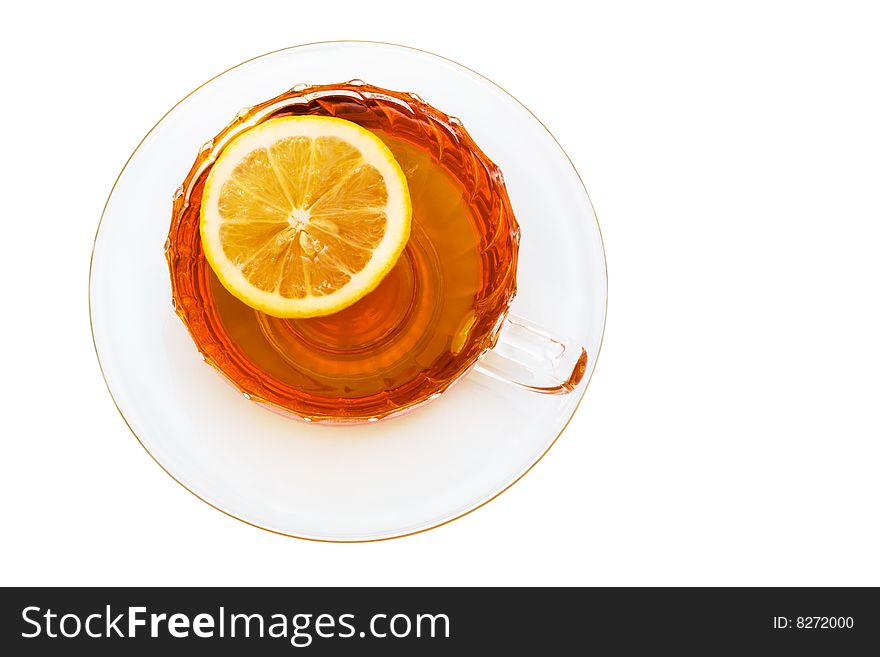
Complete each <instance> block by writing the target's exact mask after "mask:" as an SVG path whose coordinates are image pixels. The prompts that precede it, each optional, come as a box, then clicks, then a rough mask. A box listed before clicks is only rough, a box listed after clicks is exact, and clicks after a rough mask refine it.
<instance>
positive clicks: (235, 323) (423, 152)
mask: <svg viewBox="0 0 880 657" xmlns="http://www.w3.org/2000/svg"><path fill="white" fill-rule="evenodd" d="M299 114H320V115H328V116H337V117H339V118H343V119H347V120H350V121H353V122H355V123H358V124H360V125H361V126H363V127H365V128H367V129H369V130H371V131H373V132H374V133H375V134H376V135H377V136H379V137H380V138H381V139H382V140H383V141H384V142H385V143H386V145H387V146H388V147H389V148H390V149H391V151H392V152H393V154H394V156H395V158H396V159H397V161H398V162H399V164H400V166H401V168H402V169H403V171H404V173H405V175H406V178H407V183H408V185H409V190H410V196H411V200H412V208H413V215H412V229H411V236H410V239H409V242H408V243H407V246H406V249H405V250H404V253H403V255H402V256H401V257H400V259H399V260H398V263H397V265H396V266H395V267H394V269H393V270H392V271H391V272H390V273H389V274H388V275H387V276H386V277H385V279H384V280H383V281H382V283H381V284H380V285H379V287H377V288H376V290H374V291H373V292H371V293H370V294H369V295H367V296H366V297H364V298H363V299H361V300H360V301H358V302H357V303H355V304H354V305H352V306H350V307H349V308H347V309H345V310H343V311H341V312H338V313H335V314H333V315H328V316H325V317H317V318H310V319H279V318H276V317H271V316H269V315H265V314H264V313H261V312H259V311H256V310H254V309H252V308H250V307H248V306H247V305H245V304H244V303H243V302H241V301H239V300H238V299H237V298H235V297H233V296H232V295H231V294H230V293H229V292H227V291H226V289H225V288H224V287H223V286H222V285H221V284H220V282H219V281H218V280H217V278H216V276H214V274H213V272H212V271H211V268H210V266H209V265H208V264H207V261H206V260H205V258H204V255H203V254H202V250H201V241H200V238H199V230H198V225H199V209H200V199H201V191H202V186H203V185H204V181H205V178H206V176H207V174H208V171H209V170H210V165H211V163H212V161H213V159H214V158H215V157H216V155H217V154H218V152H217V148H222V145H223V144H224V143H225V142H228V139H229V138H230V137H231V136H232V135H234V134H237V132H238V131H240V130H242V129H245V128H246V127H249V126H251V125H253V124H255V123H259V122H260V121H265V120H268V119H270V118H275V117H279V116H287V115H299ZM176 196H177V198H175V202H174V210H173V217H172V225H171V231H170V233H169V239H168V243H167V245H166V247H167V248H166V257H167V258H168V263H169V268H170V270H171V279H172V289H173V294H174V303H175V308H176V310H177V313H178V314H179V315H180V317H181V319H183V321H184V323H185V324H186V325H187V328H188V329H189V331H190V333H191V335H192V337H193V339H194V340H195V342H196V344H197V346H198V347H199V350H200V352H201V353H202V355H203V356H204V358H205V359H206V360H207V361H208V362H209V363H210V364H211V365H213V366H214V367H215V368H217V369H218V370H219V371H220V372H222V373H223V374H224V375H225V376H226V377H227V378H228V379H229V380H230V381H231V382H232V383H234V384H235V385H236V386H237V387H238V388H239V389H240V390H241V391H242V392H243V393H244V394H245V395H246V396H248V397H250V398H253V399H255V400H256V401H261V402H264V403H267V404H269V405H271V406H272V407H274V408H276V409H280V410H284V411H288V412H290V413H293V414H294V415H295V416H298V417H301V418H304V419H307V420H319V421H347V420H349V421H351V420H370V419H374V418H375V419H378V418H382V417H386V416H388V415H392V414H395V413H398V412H400V411H403V410H406V409H408V408H411V407H413V406H415V405H417V404H419V403H421V402H424V401H427V400H428V399H430V398H432V397H433V396H435V395H436V394H439V392H441V391H442V390H444V389H445V388H446V387H448V385H449V384H450V383H452V382H453V381H454V380H455V379H457V378H458V377H459V376H460V375H461V374H462V373H463V372H464V371H465V370H466V369H467V368H468V367H470V366H471V365H472V364H473V362H474V360H475V359H476V357H478V356H479V354H480V353H482V352H483V351H484V350H485V349H487V348H488V347H490V346H491V344H492V341H493V339H494V333H495V331H496V330H497V328H498V326H499V322H500V320H502V319H503V317H504V315H505V314H506V311H507V307H508V305H509V302H510V300H511V298H512V297H513V295H514V293H515V289H516V276H515V273H516V257H517V247H518V240H519V229H518V227H517V225H516V221H515V219H514V217H513V213H512V211H511V208H510V203H509V201H508V198H507V194H506V191H505V189H504V184H503V181H502V178H501V174H500V171H499V170H498V168H497V167H496V166H495V165H494V164H493V163H492V162H491V161H490V160H489V159H488V158H487V157H486V156H485V155H484V154H483V153H482V152H481V151H480V150H479V148H477V146H476V145H475V144H474V142H473V140H472V139H471V138H470V136H469V135H468V134H467V133H466V132H465V131H464V129H463V128H462V127H461V125H460V124H459V123H458V122H457V121H456V120H455V119H452V118H450V117H449V116H447V115H446V114H443V113H442V112H440V111H439V110H437V109H435V108H433V107H431V106H430V105H427V104H426V103H424V102H423V101H421V100H420V99H418V98H417V97H414V96H412V95H410V94H403V93H397V92H391V91H388V90H385V89H380V88H378V87H373V86H370V85H365V84H362V83H346V84H336V85H325V86H321V87H306V88H302V87H297V88H295V89H294V90H291V91H290V92H288V93H287V94H283V95H281V96H279V97H277V98H274V99H272V100H270V101H268V102H266V103H263V104H261V105H259V106H257V107H254V108H251V109H249V110H247V111H244V112H242V113H240V114H239V117H238V118H237V119H236V121H235V122H233V124H231V125H230V126H229V127H228V128H226V129H225V130H224V131H223V132H221V133H220V135H218V136H217V137H216V138H215V139H214V140H213V141H212V142H211V144H210V147H206V148H205V149H204V151H203V153H202V154H201V155H200V156H199V158H198V159H197V161H196V163H195V164H194V166H193V168H192V170H191V172H190V174H189V175H188V176H187V179H186V180H185V181H184V184H183V186H182V188H181V190H179V193H178V194H177V195H176Z"/></svg>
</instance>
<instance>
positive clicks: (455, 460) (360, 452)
mask: <svg viewBox="0 0 880 657" xmlns="http://www.w3.org/2000/svg"><path fill="white" fill-rule="evenodd" d="M353 78H360V79H363V80H365V81H367V82H369V83H371V84H375V85H379V86H382V87H386V88H390V89H396V90H401V91H412V92H415V93H417V94H418V95H419V96H421V97H422V98H424V99H425V100H426V101H427V102H428V103H430V104H432V105H434V106H436V107H438V108H439V109H441V110H443V111H445V112H447V113H449V114H451V115H454V116H457V117H458V118H460V119H461V120H462V122H463V123H464V126H465V127H466V128H467V130H468V131H469V132H470V134H471V135H472V136H473V138H474V140H475V141H476V142H477V144H479V146H480V147H481V148H482V150H483V151H485V153H486V154H487V155H488V156H489V157H490V158H491V159H492V160H493V161H494V162H495V163H496V164H498V165H499V166H500V167H501V170H502V171H503V172H504V177H505V180H506V183H507V189H508V192H509V194H510V199H511V201H512V203H513V209H514V212H515V214H516V218H517V220H518V221H519V224H520V226H521V229H522V244H521V247H520V263H519V270H518V276H517V280H518V287H519V292H518V294H517V297H516V299H515V300H514V302H513V305H512V308H511V311H512V312H513V313H515V314H516V315H518V316H521V317H525V318H528V319H529V320H531V321H533V322H535V323H537V324H540V325H542V326H543V327H545V328H547V329H548V330H549V331H551V332H553V333H554V334H556V335H561V336H565V337H567V338H569V339H570V340H572V341H573V342H576V343H579V344H581V345H583V346H584V347H585V348H586V350H587V353H588V354H589V362H588V366H587V371H586V375H585V376H584V379H583V381H582V382H581V383H580V385H579V386H578V387H577V388H576V389H575V390H574V391H573V392H571V393H569V394H567V395H542V394H537V393H532V392H528V391H526V390H523V389H521V388H517V387H515V386H513V385H508V384H504V383H502V382H499V381H495V380H493V379H490V378H488V377H486V376H484V375H481V374H479V373H477V372H471V373H470V374H468V375H466V376H465V377H464V379H462V380H461V381H460V382H458V383H457V384H455V385H454V386H452V388H451V389H450V390H449V391H447V392H446V393H444V394H443V395H442V396H441V397H440V398H439V399H437V400H435V401H433V402H431V403H429V404H428V405H426V406H424V407H422V408H420V409H418V410H416V411H414V412H412V413H410V414H407V415H404V416H401V417H398V418H393V419H390V420H387V421H384V422H379V423H376V424H369V425H355V426H351V425H349V426H311V425H308V424H305V423H303V422H297V421H295V420H292V419H289V418H286V417H282V416H280V415H276V414H274V413H271V412H269V411H267V410H266V409H264V408H261V407H260V406H257V405H256V404H254V403H252V402H250V401H248V400H247V399H245V398H244V397H242V395H241V393H239V392H238V391H237V390H235V389H234V388H233V387H232V386H230V385H229V384H228V383H226V382H225V380H224V379H223V378H222V377H221V376H220V375H219V374H218V373H217V372H215V371H214V370H213V369H211V368H210V367H208V366H207V365H205V364H204V363H203V362H202V361H201V360H200V358H199V354H198V351H197V350H196V347H195V345H194V344H193V342H192V340H191V339H190V337H189V334H188V333H187V331H186V329H185V328H184V326H183V324H182V323H181V322H180V320H179V319H178V318H177V316H176V315H175V314H174V311H173V310H172V307H171V287H170V282H169V277H168V269H167V266H166V263H165V259H164V256H163V252H162V249H163V243H164V241H165V238H166V236H167V233H168V227H169V224H170V219H171V196H172V193H173V192H174V190H175V188H176V187H177V186H178V185H179V184H180V183H181V181H182V180H183V178H184V176H185V175H186V173H187V171H188V170H189V167H190V166H191V165H192V163H193V161H194V159H195V157H196V153H197V152H198V149H199V147H200V146H201V145H202V143H204V142H205V141H207V140H208V139H210V138H211V137H212V136H213V135H214V134H216V133H217V132H219V130H220V129H221V128H222V127H223V126H225V125H226V124H227V123H228V122H229V121H230V120H231V119H232V118H233V117H234V116H235V114H236V113H237V112H238V111H239V110H240V109H242V108H244V107H248V106H251V105H254V104H256V103H258V102H260V101H263V100H266V99H268V98H271V97H273V96H275V95H277V94H279V93H281V92H283V91H285V90H287V89H289V88H290V87H293V86H294V85H295V84H297V83H302V82H305V83H309V84H318V83H332V82H343V81H347V80H350V79H353ZM605 304H606V273H605V255H604V251H603V248H602V239H601V236H600V234H599V227H598V224H597V222H596V218H595V216H594V214H593V210H592V206H591V205H590V200H589V198H588V196H587V193H586V191H585V190H584V186H583V184H582V182H581V180H580V178H579V177H578V175H577V172H576V171H575V169H574V167H573V166H572V164H571V162H570V161H569V160H568V158H567V157H566V155H565V153H564V152H563V151H562V149H561V148H560V146H559V144H557V143H556V141H555V140H554V139H553V137H552V135H550V133H549V132H547V130H546V129H545V128H544V127H543V126H542V125H541V123H540V122H539V121H538V120H537V119H536V118H535V117H534V116H533V115H532V114H531V113H529V111H528V110H527V109H526V108H525V107H523V106H522V105H520V104H519V102H517V101H516V100H515V99H514V98H513V97H511V96H510V95H508V94H507V93H506V92H504V91H503V90H502V89H501V88H499V87H497V86H495V85H494V84H493V83H491V82H489V81H488V80H486V79H485V78H483V77H481V76H480V75H478V74H476V73H474V72H473V71H471V70H469V69H467V68H464V67H463V66H460V65H458V64H456V63H454V62H451V61H449V60H447V59H443V58H441V57H438V56H436V55H432V54H430V53H426V52H423V51H419V50H414V49H410V48H404V47H401V46H394V45H389V44H380V43H367V42H332V43H320V44H312V45H306V46H298V47H294V48H287V49H285V50H279V51H276V52H273V53H270V54H267V55H263V56H262V57H257V58H255V59H252V60H250V61H247V62H245V63H243V64H240V65H239V66H236V67H235V68H232V69H230V70H229V71H226V72H225V73H223V74H221V75H219V76H217V77H215V78H213V79H212V80H210V81H209V82H207V83H205V84H204V85H203V86H201V87H199V88H198V89H196V90H195V91H194V92H193V93H191V94H190V95H189V96H187V97H186V98H184V99H183V100H182V101H181V102H180V103H178V104H177V105H176V106H175V107H174V108H172V109H171V111H170V112H168V114H166V115H165V116H164V117H163V118H162V120H161V121H159V123H158V124H157V125H156V126H155V127H154V128H153V129H152V130H151V131H150V133H149V134H148V135H147V136H146V137H145V138H144V140H143V141H142V142H141V144H140V145H139V146H138V148H137V150H136V151H135V152H134V154H133V155H132V156H131V158H130V160H129V161H128V163H127V164H126V165H125V168H124V169H123V170H122V173H121V174H120V175H119V179H118V180H117V181H116V185H115V186H114V188H113V191H112V193H111V195H110V198H109V199H108V201H107V205H106V207H105V209H104V213H103V216H102V217H101V223H100V225H99V228H98V234H97V237H96V240H95V248H94V253H93V256H92V270H91V280H90V312H91V319H92V332H93V337H94V341H95V348H96V351H97V354H98V359H99V361H100V363H101V368H102V370H103V373H104V377H105V379H106V381H107V387H108V388H109V389H110V393H111V395H112V396H113V399H114V400H115V402H116V405H117V406H118V408H119V411H120V412H121V413H122V415H123V417H124V418H125V421H126V422H127V423H128V425H129V427H130V428H131V430H132V432H133V433H134V434H135V436H136V437H137V438H138V440H139V441H140V442H141V444H142V445H143V446H144V448H145V449H146V450H147V451H148V452H149V453H150V455H152V457H153V458H154V459H155V460H156V462H157V463H159V465H160V466H161V467H162V468H163V469H165V470H166V471H167V472H168V474H170V475H171V476H172V477H173V478H174V479H175V480H176V481H177V482H178V483H180V484H182V485H183V486H185V487H186V488H187V489H188V490H189V491H191V492H192V493H194V494H195V495H196V496H198V497H199V498H200V499H202V500H203V501H205V502H207V503H208V504H210V505H211V506H213V507H215V508H217V509H219V510H221V511H223V512H225V513H227V514H229V515H230V516H233V517H235V518H237V519H239V520H242V521H244V522H247V523H250V524H252V525H255V526H257V527H261V528H263V529H267V530H270V531H274V532H278V533H282V534H286V535H290V536H296V537H299V538H308V539H316V540H330V541H364V540H379V539H385V538H392V537H397V536H403V535H406V534H411V533H414V532H419V531H422V530H425V529H429V528H431V527H436V526H438V525H441V524H443V523H445V522H448V521H450V520H453V519H455V518H458V517H460V516H462V515H464V514H466V513H468V512H469V511H472V510H474V509H476V508H477V507H479V506H481V505H482V504H484V503H485V502H487V501H489V500H491V499H492V498H494V497H495V496H496V495H498V494H499V493H500V492H502V491H504V490H505V489H506V488H508V487H509V486H510V485H511V484H513V483H514V482H516V481H517V480H518V479H519V478H520V477H521V476H522V475H523V474H525V473H526V472H527V471H528V470H529V469H530V468H531V467H532V466H533V465H534V464H535V463H536V462H537V461H538V460H539V459H540V458H541V457H542V456H543V455H544V454H545V452H546V451H547V450H548V449H549V448H550V446H551V445H552V444H553V443H554V442H555V440H556V438H557V437H558V436H559V434H560V432H561V431H562V430H563V428H564V427H565V425H566V424H567V423H568V421H569V419H570V418H571V416H572V414H573V413H574V411H575V409H576V408H577V406H578V403H579V401H580V400H581V397H582V396H583V394H584V391H585V389H586V386H587V383H588V382H589V380H590V377H591V375H592V372H593V367H594V365H595V362H596V356H597V354H598V351H599V347H600V344H601V341H602V332H603V330H604V326H605Z"/></svg>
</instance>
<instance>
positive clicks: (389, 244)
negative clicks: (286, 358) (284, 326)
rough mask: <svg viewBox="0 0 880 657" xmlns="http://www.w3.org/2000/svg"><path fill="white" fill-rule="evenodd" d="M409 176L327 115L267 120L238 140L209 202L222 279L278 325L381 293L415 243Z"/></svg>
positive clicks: (211, 259) (211, 256)
mask: <svg viewBox="0 0 880 657" xmlns="http://www.w3.org/2000/svg"><path fill="white" fill-rule="evenodd" d="M411 216H412V206H411V205H410V198H409V190H408V189H407V185H406V178H405V177H404V175H403V171H402V170H401V169H400V165H399V164H398V163H397V161H396V160H395V159H394V156H393V155H392V154H391V151H390V150H388V148H387V147H386V146H385V144H383V143H382V141H381V140H380V139H379V138H378V137H377V136H376V135H374V134H373V133H371V132H369V131H368V130H365V129H364V128H362V127H360V126H358V125H357V124H355V123H352V122H350V121H344V120H342V119H337V118H332V117H319V116H290V117H283V118H278V119H271V120H269V121H266V122H265V123H262V124H260V125H258V126H256V127H254V128H251V129H249V130H247V131H246V132H244V133H242V134H241V135H239V136H238V137H236V138H235V139H234V140H233V141H232V142H230V144H229V145H228V146H227V147H226V148H225V149H224V150H223V151H222V152H221V154H220V156H219V157H218V158H217V161H216V162H215V163H214V166H213V167H212V169H211V171H210V173H209V174H208V179H207V181H206V182H205V187H204V191H203V194H202V207H201V222H200V230H201V237H202V246H203V248H204V251H205V257H206V258H207V260H208V263H209V264H210V265H211V268H212V269H213V270H214V272H215V273H216V274H217V278H219V279H220V282H221V283H222V284H223V286H224V287H225V288H226V289H227V290H229V291H230V292H231V293H232V294H233V295H234V296H236V297H238V298H239V299H241V300H242V301H243V302H244V303H246V304H247V305H249V306H251V307H253V308H256V309H257V310H261V311H263V312H265V313H267V314H269V315H273V316H275V317H317V316H320V315H329V314H331V313H334V312H338V311H340V310H342V309H344V308H346V307H348V306H350V305H351V304H353V303H354V302H356V301H357V300H358V299H361V298H362V297H364V296H365V295H366V294H368V293H369V292H371V291H372V290H373V289H375V288H376V286H377V285H379V283H380V282H381V281H382V279H383V278H384V277H385V275H386V274H387V273H388V272H389V271H390V270H391V268H392V267H394V264H395V262H397V258H398V256H400V254H401V252H402V251H403V248H404V246H405V245H406V241H407V239H408V238H409V231H410V220H411Z"/></svg>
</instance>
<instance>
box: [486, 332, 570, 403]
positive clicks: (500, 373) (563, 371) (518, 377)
mask: <svg viewBox="0 0 880 657" xmlns="http://www.w3.org/2000/svg"><path fill="white" fill-rule="evenodd" d="M474 369H475V370H476V371H477V372H481V373H483V374H485V375H487V376H491V377H492V378H494V379H499V380H501V381H506V382H508V383H513V384H515V385H518V386H521V387H523V388H527V389H529V390H533V391H535V392H542V393H545V394H550V395H558V394H564V393H567V392H571V391H572V390H574V389H575V387H577V385H578V384H579V383H580V382H581V379H583V378H584V373H585V372H586V371H587V351H586V349H584V348H583V347H581V346H578V345H574V344H572V343H571V342H569V341H568V340H564V339H562V338H559V337H556V336H555V335H552V334H551V333H548V332H547V331H546V330H544V329H542V328H541V327H539V326H537V325H535V324H533V323H532V322H530V321H528V320H526V319H523V318H521V317H517V316H515V315H508V316H507V319H505V320H504V322H503V323H502V325H501V329H500V330H499V331H498V334H497V338H496V341H495V345H494V346H493V347H492V349H490V350H489V351H487V352H486V353H484V354H483V355H482V356H481V357H480V359H479V360H478V361H477V364H476V366H475V367H474Z"/></svg>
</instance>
